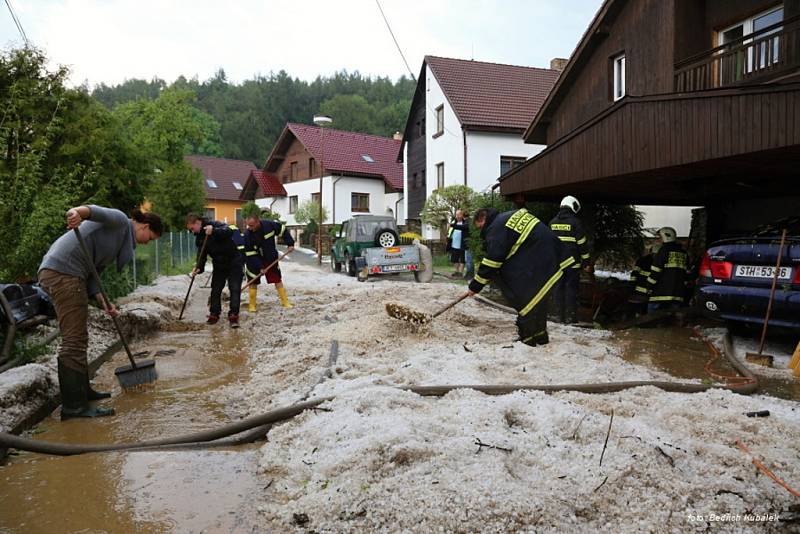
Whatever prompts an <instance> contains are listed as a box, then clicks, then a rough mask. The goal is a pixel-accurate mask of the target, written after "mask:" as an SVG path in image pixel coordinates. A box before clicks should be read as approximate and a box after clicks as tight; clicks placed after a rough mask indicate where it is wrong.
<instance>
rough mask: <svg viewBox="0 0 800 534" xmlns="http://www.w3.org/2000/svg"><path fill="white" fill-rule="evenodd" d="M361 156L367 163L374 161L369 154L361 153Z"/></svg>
mask: <svg viewBox="0 0 800 534" xmlns="http://www.w3.org/2000/svg"><path fill="white" fill-rule="evenodd" d="M361 158H362V159H363V160H364V161H366V162H367V163H375V160H374V159H372V156H370V155H369V154H361Z"/></svg>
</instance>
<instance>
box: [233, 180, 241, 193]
mask: <svg viewBox="0 0 800 534" xmlns="http://www.w3.org/2000/svg"><path fill="white" fill-rule="evenodd" d="M233 188H234V189H236V190H237V191H241V190H242V183H241V182H233Z"/></svg>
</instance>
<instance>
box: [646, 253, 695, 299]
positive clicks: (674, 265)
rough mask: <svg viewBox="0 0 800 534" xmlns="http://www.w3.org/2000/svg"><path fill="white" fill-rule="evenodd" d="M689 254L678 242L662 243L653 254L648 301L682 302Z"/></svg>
mask: <svg viewBox="0 0 800 534" xmlns="http://www.w3.org/2000/svg"><path fill="white" fill-rule="evenodd" d="M688 268H689V255H688V254H686V251H684V250H683V247H681V246H680V245H679V244H678V243H675V242H672V243H664V245H663V246H662V247H661V248H660V249H659V251H658V252H657V253H656V254H655V256H653V264H652V265H651V266H650V276H648V278H647V282H648V283H649V287H650V299H649V300H650V302H668V301H678V302H683V299H684V297H685V296H686V273H687V272H688Z"/></svg>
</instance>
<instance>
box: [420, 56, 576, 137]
mask: <svg viewBox="0 0 800 534" xmlns="http://www.w3.org/2000/svg"><path fill="white" fill-rule="evenodd" d="M425 62H426V63H427V64H428V66H429V67H430V68H431V70H432V71H433V74H434V76H436V80H437V81H438V82H439V85H440V86H441V87H442V90H443V91H444V92H445V94H446V95H447V98H448V100H449V101H450V104H451V105H452V106H453V109H454V111H455V113H456V115H458V118H459V120H460V121H461V124H462V125H463V126H466V127H473V128H504V129H507V128H512V129H518V130H520V132H522V131H524V130H525V128H527V127H528V125H529V124H530V123H531V121H532V120H533V118H534V117H535V116H536V113H537V112H538V111H539V108H540V107H541V106H542V103H543V102H544V101H545V99H546V98H547V95H548V94H549V93H550V89H552V87H553V85H554V84H555V82H556V80H557V79H558V76H559V74H560V71H557V70H552V69H540V68H535V67H519V66H516V65H503V64H500V63H487V62H484V61H471V60H464V59H451V58H443V57H436V56H425Z"/></svg>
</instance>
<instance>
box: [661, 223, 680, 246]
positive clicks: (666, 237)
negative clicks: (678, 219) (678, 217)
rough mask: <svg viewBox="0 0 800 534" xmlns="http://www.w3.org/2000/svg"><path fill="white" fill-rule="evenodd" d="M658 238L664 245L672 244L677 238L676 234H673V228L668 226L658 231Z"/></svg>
mask: <svg viewBox="0 0 800 534" xmlns="http://www.w3.org/2000/svg"><path fill="white" fill-rule="evenodd" d="M658 236H659V237H660V238H661V241H663V242H664V243H672V242H673V241H675V238H676V237H677V232H675V229H674V228H670V227H669V226H664V227H663V228H660V229H659V230H658Z"/></svg>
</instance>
